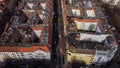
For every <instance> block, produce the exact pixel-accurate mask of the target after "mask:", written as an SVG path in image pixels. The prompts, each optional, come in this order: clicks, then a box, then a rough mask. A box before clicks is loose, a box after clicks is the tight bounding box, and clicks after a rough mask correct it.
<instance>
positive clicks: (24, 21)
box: [0, 0, 52, 46]
mask: <svg viewBox="0 0 120 68" xmlns="http://www.w3.org/2000/svg"><path fill="white" fill-rule="evenodd" d="M51 5H52V4H51V0H25V1H21V2H19V3H18V7H17V8H16V12H14V15H13V16H12V18H11V20H10V21H9V22H8V23H7V24H6V28H5V29H4V32H3V34H2V36H1V38H0V45H4V46H9V45H11V46H16V45H17V46H18V45H20V46H35V45H36V46H43V45H50V40H51V39H50V31H51V26H50V23H51V21H52V16H51V14H52V6H51Z"/></svg>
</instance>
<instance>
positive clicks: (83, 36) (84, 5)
mask: <svg viewBox="0 0 120 68" xmlns="http://www.w3.org/2000/svg"><path fill="white" fill-rule="evenodd" d="M62 9H63V17H64V33H65V34H66V35H67V38H68V39H67V43H68V45H69V50H70V51H71V52H78V53H79V51H80V52H83V53H91V54H95V52H94V51H95V50H98V51H108V50H110V49H111V47H112V46H114V45H115V46H117V43H115V42H116V41H115V39H114V37H113V35H112V31H111V29H110V26H109V24H108V21H107V20H106V18H105V16H104V15H103V13H102V12H103V11H102V10H101V7H100V6H99V4H98V2H97V1H96V0H83V1H80V0H66V1H63V7H62ZM110 40H111V42H110ZM114 43H115V44H114ZM82 50H83V51H82ZM84 50H86V52H84ZM87 51H90V52H87Z"/></svg>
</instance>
